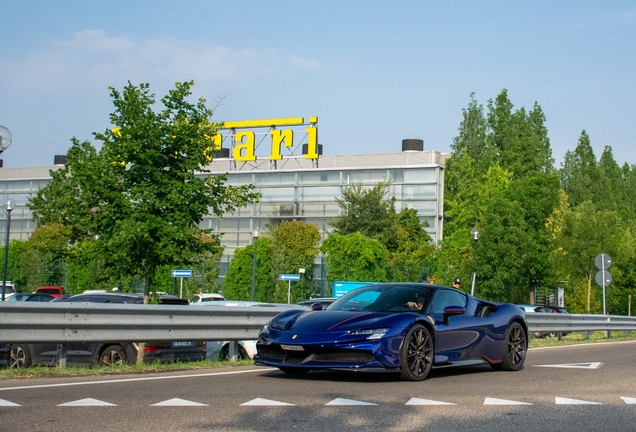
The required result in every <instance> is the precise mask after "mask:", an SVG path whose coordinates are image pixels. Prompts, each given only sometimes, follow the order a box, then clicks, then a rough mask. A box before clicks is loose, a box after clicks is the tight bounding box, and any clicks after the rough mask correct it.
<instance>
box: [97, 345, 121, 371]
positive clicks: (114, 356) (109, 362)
mask: <svg viewBox="0 0 636 432" xmlns="http://www.w3.org/2000/svg"><path fill="white" fill-rule="evenodd" d="M125 363H128V358H127V357H126V353H125V352H124V349H123V348H122V347H120V346H119V345H111V346H109V347H107V348H106V349H105V350H104V351H103V352H102V355H101V356H100V357H99V364H100V365H102V366H113V365H121V364H125Z"/></svg>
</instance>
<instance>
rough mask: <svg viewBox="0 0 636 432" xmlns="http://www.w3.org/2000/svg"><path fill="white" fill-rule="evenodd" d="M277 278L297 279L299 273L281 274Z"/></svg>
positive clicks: (284, 279) (298, 278)
mask: <svg viewBox="0 0 636 432" xmlns="http://www.w3.org/2000/svg"><path fill="white" fill-rule="evenodd" d="M278 280H282V281H299V280H300V275H299V274H282V275H280V276H278Z"/></svg>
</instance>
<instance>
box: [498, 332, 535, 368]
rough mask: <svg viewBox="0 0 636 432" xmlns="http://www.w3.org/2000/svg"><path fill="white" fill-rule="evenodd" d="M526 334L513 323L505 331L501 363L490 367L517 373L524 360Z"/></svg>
mask: <svg viewBox="0 0 636 432" xmlns="http://www.w3.org/2000/svg"><path fill="white" fill-rule="evenodd" d="M526 349H527V343H526V332H525V331H524V330H523V327H521V324H519V323H518V322H513V323H512V324H511V325H510V327H508V330H507V331H506V345H505V347H504V356H503V361H502V362H501V363H497V364H493V365H491V366H492V368H493V369H495V370H506V371H518V370H521V369H523V363H524V362H525V360H526Z"/></svg>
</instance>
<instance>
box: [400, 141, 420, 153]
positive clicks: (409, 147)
mask: <svg viewBox="0 0 636 432" xmlns="http://www.w3.org/2000/svg"><path fill="white" fill-rule="evenodd" d="M402 151H403V152H411V151H418V152H421V151H424V140H421V139H403V140H402Z"/></svg>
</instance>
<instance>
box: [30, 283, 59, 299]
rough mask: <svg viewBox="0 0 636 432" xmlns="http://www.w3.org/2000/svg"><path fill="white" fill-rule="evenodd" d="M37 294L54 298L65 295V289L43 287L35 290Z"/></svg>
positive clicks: (52, 286)
mask: <svg viewBox="0 0 636 432" xmlns="http://www.w3.org/2000/svg"><path fill="white" fill-rule="evenodd" d="M35 292H36V293H42V294H51V295H52V296H53V297H60V296H62V295H64V288H63V287H61V286H59V285H43V286H39V287H37V288H36V290H35Z"/></svg>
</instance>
